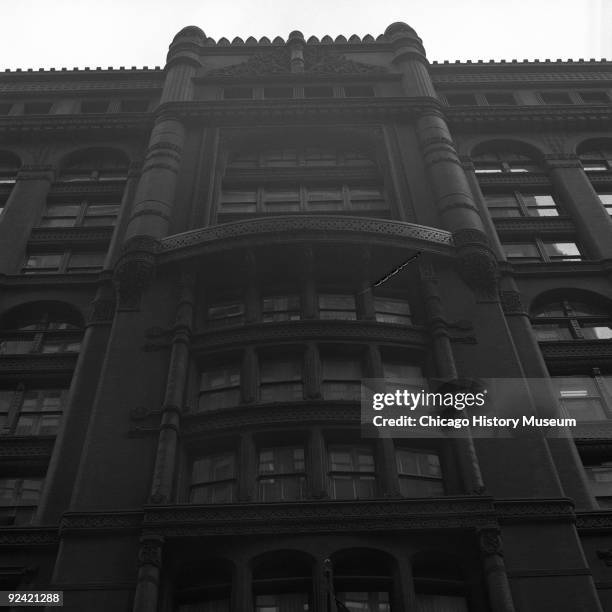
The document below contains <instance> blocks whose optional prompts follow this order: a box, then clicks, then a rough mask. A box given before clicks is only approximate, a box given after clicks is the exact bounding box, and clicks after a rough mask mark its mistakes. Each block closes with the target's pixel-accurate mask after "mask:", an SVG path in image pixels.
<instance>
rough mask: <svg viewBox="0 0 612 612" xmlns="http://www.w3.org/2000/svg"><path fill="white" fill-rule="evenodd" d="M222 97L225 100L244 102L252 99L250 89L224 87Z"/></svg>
mask: <svg viewBox="0 0 612 612" xmlns="http://www.w3.org/2000/svg"><path fill="white" fill-rule="evenodd" d="M223 97H224V98H225V99H226V100H244V99H250V98H252V97H253V90H252V89H251V88H250V87H226V88H225V89H224V90H223Z"/></svg>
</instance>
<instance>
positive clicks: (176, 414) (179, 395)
mask: <svg viewBox="0 0 612 612" xmlns="http://www.w3.org/2000/svg"><path fill="white" fill-rule="evenodd" d="M193 285H194V278H193V277H192V276H191V275H187V274H186V275H184V276H183V278H182V281H181V295H180V301H179V305H178V308H177V314H176V322H175V324H174V330H173V336H172V348H171V353H170V365H169V367H168V378H167V381H166V392H165V396H164V403H163V406H162V414H161V424H160V431H159V439H158V443H157V455H156V458H155V468H154V471H153V483H152V485H151V497H150V501H151V503H154V504H164V503H169V502H170V500H171V497H172V488H173V482H174V473H175V469H176V460H177V459H176V458H177V452H178V436H179V429H180V420H181V412H182V410H183V406H184V403H185V385H186V382H187V373H188V371H189V345H190V342H191V331H192V325H193V310H194V297H193Z"/></svg>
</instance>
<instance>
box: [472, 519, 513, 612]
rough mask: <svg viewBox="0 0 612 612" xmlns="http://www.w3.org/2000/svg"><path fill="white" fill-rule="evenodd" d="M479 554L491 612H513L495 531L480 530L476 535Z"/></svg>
mask: <svg viewBox="0 0 612 612" xmlns="http://www.w3.org/2000/svg"><path fill="white" fill-rule="evenodd" d="M478 538H479V545H480V554H481V558H482V564H483V569H484V572H485V579H486V583H487V589H488V592H489V603H490V604H491V610H492V612H514V603H513V601H512V592H511V591H510V583H509V582H508V575H507V574H506V566H505V564H504V557H503V552H502V541H501V535H500V533H499V531H497V530H496V529H482V530H480V531H479V533H478Z"/></svg>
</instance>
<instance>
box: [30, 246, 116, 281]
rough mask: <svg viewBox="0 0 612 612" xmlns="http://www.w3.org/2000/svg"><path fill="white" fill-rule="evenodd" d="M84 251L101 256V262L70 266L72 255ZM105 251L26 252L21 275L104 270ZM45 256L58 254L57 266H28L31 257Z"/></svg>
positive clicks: (80, 272) (76, 249)
mask: <svg viewBox="0 0 612 612" xmlns="http://www.w3.org/2000/svg"><path fill="white" fill-rule="evenodd" d="M86 253H91V254H96V255H101V256H102V258H101V259H102V263H101V264H99V265H94V266H78V267H73V266H71V261H72V258H73V257H74V256H79V255H83V254H86ZM107 255H108V252H107V251H95V250H90V249H87V250H84V249H78V248H71V249H67V250H65V251H42V252H31V253H26V256H25V259H24V261H23V265H22V266H21V274H23V275H37V274H82V273H87V274H90V273H94V272H95V273H98V272H101V271H102V270H104V265H105V262H106V257H107ZM47 256H59V258H60V259H59V263H58V265H57V266H44V267H35V266H33V267H28V262H29V261H30V259H31V258H32V257H47Z"/></svg>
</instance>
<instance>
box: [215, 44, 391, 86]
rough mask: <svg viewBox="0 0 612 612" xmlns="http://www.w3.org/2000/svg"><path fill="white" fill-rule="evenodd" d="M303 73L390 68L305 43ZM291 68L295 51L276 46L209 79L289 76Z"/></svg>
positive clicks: (354, 72) (370, 71)
mask: <svg viewBox="0 0 612 612" xmlns="http://www.w3.org/2000/svg"><path fill="white" fill-rule="evenodd" d="M303 58H304V61H303V66H304V68H303V72H301V73H300V74H306V75H308V74H317V75H319V74H332V75H362V74H385V73H387V72H388V70H387V68H385V67H383V66H376V65H371V64H364V63H362V62H357V61H355V60H351V59H347V58H346V57H345V56H344V55H341V54H340V53H338V52H335V51H331V50H330V49H326V48H325V47H309V46H305V48H304V54H303ZM289 74H292V71H291V51H290V49H288V48H276V49H270V50H267V51H263V52H259V53H255V54H254V55H252V56H251V57H250V58H249V59H248V60H247V61H246V62H242V63H240V64H232V65H231V66H227V67H223V68H216V69H213V70H211V71H209V72H208V73H207V74H206V78H207V80H208V79H218V78H223V79H230V78H231V79H233V78H244V77H253V76H257V77H261V76H270V75H277V76H280V75H289Z"/></svg>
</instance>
